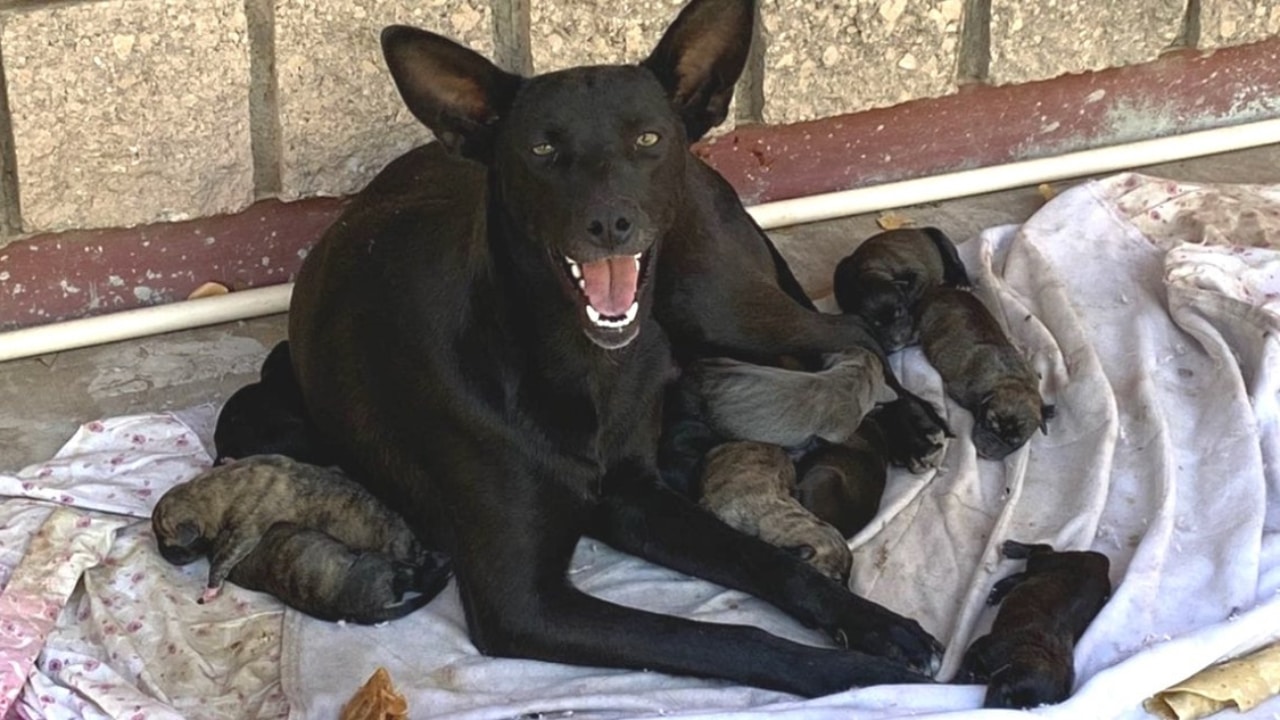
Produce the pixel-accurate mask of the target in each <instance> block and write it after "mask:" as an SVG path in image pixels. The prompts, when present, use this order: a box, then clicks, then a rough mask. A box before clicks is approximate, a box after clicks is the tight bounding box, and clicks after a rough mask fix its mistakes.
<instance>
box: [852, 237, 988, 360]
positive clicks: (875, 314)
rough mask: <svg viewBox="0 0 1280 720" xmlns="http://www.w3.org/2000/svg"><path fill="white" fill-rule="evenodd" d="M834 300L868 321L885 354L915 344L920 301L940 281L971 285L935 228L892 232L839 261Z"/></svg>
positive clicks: (947, 241)
mask: <svg viewBox="0 0 1280 720" xmlns="http://www.w3.org/2000/svg"><path fill="white" fill-rule="evenodd" d="M833 283H834V286H835V287H834V289H835V296H836V303H838V304H839V305H840V309H841V310H843V311H844V312H845V313H849V314H853V315H858V316H859V317H861V318H862V319H863V320H865V321H866V322H867V324H868V325H869V326H870V328H871V331H872V333H873V334H874V335H875V336H876V339H877V340H879V341H880V345H881V346H882V347H884V351H885V352H893V351H894V350H900V349H902V348H904V347H906V346H907V345H910V344H911V343H913V342H915V336H916V333H915V317H914V310H915V307H916V303H917V302H919V301H920V298H921V297H923V296H924V294H925V293H926V292H928V291H929V290H930V289H932V288H934V287H937V286H938V285H943V284H946V285H950V286H953V287H968V286H969V275H968V273H967V272H966V271H965V269H964V263H963V262H961V261H960V255H959V253H957V252H956V246H955V244H954V243H952V242H951V238H948V237H947V236H946V235H945V234H944V233H943V232H942V231H941V230H939V229H937V228H932V227H926V228H902V229H899V230H888V231H886V232H882V233H880V234H878V235H873V236H871V237H870V238H867V240H866V241H865V242H863V243H862V244H861V245H859V246H858V249H857V250H854V251H853V254H851V255H849V256H848V257H846V258H845V259H843V260H841V261H840V263H839V264H838V265H836V271H835V277H834V279H833Z"/></svg>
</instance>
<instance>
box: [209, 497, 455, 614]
mask: <svg viewBox="0 0 1280 720" xmlns="http://www.w3.org/2000/svg"><path fill="white" fill-rule="evenodd" d="M227 579H229V580H230V581H231V582H233V583H235V584H237V585H239V586H241V587H246V588H249V589H250V590H257V591H259V592H265V593H270V594H272V595H274V596H276V597H277V598H279V599H280V600H282V601H284V603H285V604H286V605H288V606H290V607H292V608H295V609H297V610H301V611H302V612H304V613H306V614H308V615H311V616H312V617H316V618H320V619H321V620H329V621H338V620H345V621H350V622H355V623H362V624H366V625H372V624H374V623H380V622H385V621H388V620H394V619H396V618H398V617H403V616H405V615H407V614H409V613H411V612H413V611H414V610H417V609H418V608H420V607H422V606H423V605H426V604H427V603H428V602H430V601H431V599H432V598H434V597H435V596H436V595H437V594H438V593H439V592H440V591H441V590H443V589H444V586H445V585H446V584H447V583H448V582H449V569H448V566H447V564H441V565H435V566H433V567H430V568H424V567H422V566H418V565H410V564H409V563H405V562H400V561H397V560H396V559H394V558H393V557H391V556H390V555H388V554H386V553H381V552H376V551H360V552H357V551H354V550H352V549H351V548H349V547H347V546H346V545H344V544H343V543H341V542H338V541H337V540H335V539H333V537H332V536H330V535H328V534H327V533H324V532H321V531H319V530H312V529H310V528H306V527H303V526H301V525H296V524H294V523H289V522H278V523H276V524H274V525H272V526H271V527H270V528H268V529H267V532H266V533H265V534H264V535H263V536H262V538H261V539H260V540H259V541H258V544H257V545H256V546H254V548H253V550H252V551H251V552H250V553H249V554H248V555H246V556H245V557H244V559H243V560H241V561H240V562H239V563H238V564H236V565H235V567H233V568H231V574H230V575H228V576H227ZM410 593H417V594H416V595H413V596H412V597H409V598H406V597H405V596H406V595H408V594H410Z"/></svg>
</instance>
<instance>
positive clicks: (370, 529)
mask: <svg viewBox="0 0 1280 720" xmlns="http://www.w3.org/2000/svg"><path fill="white" fill-rule="evenodd" d="M278 522H290V523H295V524H297V525H301V526H302V527H306V528H310V529H313V530H321V531H323V532H325V533H327V534H329V535H330V536H331V537H333V538H334V539H335V540H337V541H338V542H340V543H343V544H344V545H346V546H347V547H349V548H350V549H351V550H354V551H378V552H383V553H386V554H387V555H389V556H390V557H391V558H392V559H393V560H395V561H397V562H402V563H408V564H410V565H424V563H425V561H426V558H427V556H426V555H425V554H424V552H423V550H422V547H421V546H420V545H419V544H418V540H417V538H416V537H414V534H413V532H412V531H411V530H410V529H409V526H408V525H407V524H405V521H404V519H403V518H402V517H400V515H399V514H397V513H395V512H393V511H391V510H390V509H388V508H387V507H386V506H384V505H383V504H382V503H380V502H378V500H377V499H376V498H374V497H373V495H371V494H370V493H369V491H368V490H365V489H364V488H363V487H361V486H360V485H358V484H356V483H355V482H353V481H351V480H350V479H348V478H347V476H346V475H344V474H343V473H342V472H341V471H339V470H335V469H329V468H322V467H317V466H315V465H308V464H305V463H300V462H297V461H295V460H291V459H289V458H287V457H284V456H281V455H256V456H253V457H249V458H245V459H243V460H237V461H235V462H232V463H229V464H226V465H220V466H217V467H214V468H211V469H209V470H207V471H205V472H204V473H202V474H200V475H199V476H197V477H196V478H195V479H193V480H191V481H190V482H187V483H183V484H182V485H178V486H176V487H174V488H172V489H171V490H169V491H168V492H166V493H165V494H164V496H162V497H161V498H160V501H159V502H157V503H156V506H155V509H154V510H152V512H151V526H152V529H153V530H154V532H155V536H156V543H157V544H158V545H159V547H160V554H161V555H163V556H164V558H165V559H166V560H168V561H169V562H171V563H173V564H175V565H185V564H187V563H190V562H193V561H194V560H196V559H198V558H199V557H201V556H203V555H205V554H209V555H210V560H209V581H208V583H207V587H206V588H205V592H204V595H203V597H202V601H207V600H210V599H212V598H214V597H216V596H217V594H218V591H219V589H220V588H221V587H222V582H223V581H224V580H226V578H227V575H228V574H229V573H230V572H231V570H232V569H233V568H235V567H236V566H237V565H238V564H240V562H241V561H243V560H244V558H245V556H247V555H248V554H249V553H251V552H253V550H254V548H255V547H257V545H258V543H259V542H260V541H261V540H262V537H263V536H264V535H265V534H266V533H267V530H268V529H269V528H271V526H272V525H275V524H276V523H278Z"/></svg>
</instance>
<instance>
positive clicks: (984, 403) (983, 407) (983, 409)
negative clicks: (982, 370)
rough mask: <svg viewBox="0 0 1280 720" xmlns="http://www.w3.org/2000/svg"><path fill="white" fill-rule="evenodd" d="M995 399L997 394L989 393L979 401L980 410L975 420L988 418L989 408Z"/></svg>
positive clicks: (976, 413)
mask: <svg viewBox="0 0 1280 720" xmlns="http://www.w3.org/2000/svg"><path fill="white" fill-rule="evenodd" d="M995 397H996V394H995V393H993V392H989V393H987V394H986V395H983V396H982V399H981V400H979V401H978V410H977V412H975V413H974V414H973V415H974V419H975V420H976V419H978V418H985V417H986V416H987V408H988V407H989V406H990V405H991V401H992V400H994V399H995Z"/></svg>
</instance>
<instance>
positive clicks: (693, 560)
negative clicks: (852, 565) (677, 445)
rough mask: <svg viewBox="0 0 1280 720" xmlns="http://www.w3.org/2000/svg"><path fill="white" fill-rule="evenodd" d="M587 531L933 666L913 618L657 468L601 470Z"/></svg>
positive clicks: (887, 652) (925, 636)
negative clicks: (601, 489) (595, 511)
mask: <svg viewBox="0 0 1280 720" xmlns="http://www.w3.org/2000/svg"><path fill="white" fill-rule="evenodd" d="M592 534H594V535H597V536H598V537H600V539H602V540H604V541H605V542H607V543H609V544H611V545H613V546H615V547H617V548H619V549H622V550H625V551H627V552H631V553H634V554H636V555H639V556H641V557H644V558H646V559H648V560H651V561H653V562H656V563H658V564H660V565H665V566H667V567H670V568H673V569H676V570H680V571H681V572H684V573H688V574H689V575H693V576H695V577H700V578H703V579H706V580H710V581H711V582H714V583H717V584H720V585H723V586H725V587H729V588H733V589H736V590H742V591H743V592H747V593H750V594H751V595H755V596H756V597H759V598H761V599H763V600H766V601H768V602H769V603H771V604H773V605H775V606H777V607H778V608H779V609H781V610H783V611H785V612H787V613H788V614H790V615H791V616H793V617H795V618H796V619H797V620H799V621H800V622H802V623H804V624H806V625H808V626H811V627H818V628H821V629H823V630H825V631H827V632H829V633H830V634H831V635H832V637H833V638H835V639H836V640H837V641H838V642H840V643H841V644H844V645H846V646H847V647H850V648H853V649H856V650H859V651H862V652H867V653H871V654H874V655H879V656H882V657H886V658H891V659H894V660H897V661H900V662H904V663H906V664H907V665H909V666H911V667H913V668H916V669H918V670H921V671H923V672H928V673H932V672H934V671H936V669H937V667H938V663H939V662H940V660H941V655H942V646H941V645H939V644H938V642H937V640H935V639H934V638H933V637H932V636H931V635H929V633H927V632H925V630H924V629H923V628H921V627H920V625H919V623H917V622H916V621H914V620H911V619H909V618H905V617H903V616H901V615H898V614H897V613H894V612H893V611H891V610H889V609H887V608H885V607H883V606H881V605H878V604H876V603H873V602H871V601H870V600H867V599H865V598H862V597H859V596H857V595H854V594H853V593H852V592H850V591H849V590H848V588H846V587H844V586H843V585H840V584H839V583H837V582H835V581H833V580H831V579H830V578H828V577H826V576H825V575H823V574H822V573H821V572H819V571H818V570H816V569H814V568H813V567H811V566H810V565H808V564H807V563H804V562H802V561H801V560H800V559H798V558H797V557H795V556H794V555H792V554H791V553H788V552H787V551H785V550H782V549H780V548H776V547H773V546H772V545H770V544H768V543H766V542H764V541H762V540H759V539H757V538H753V537H750V536H748V535H744V534H742V533H740V532H738V531H736V530H734V529H733V528H730V527H729V526H728V525H726V524H724V523H723V522H721V521H720V520H719V519H717V518H716V517H715V516H713V515H712V514H710V513H709V512H706V511H705V510H703V509H702V508H700V507H698V506H696V505H695V504H694V503H692V502H691V501H689V500H687V499H686V498H684V497H682V496H680V495H679V494H678V493H676V492H674V491H672V490H669V489H667V488H666V487H664V486H661V485H660V484H659V481H658V480H657V478H656V475H650V474H648V473H645V472H643V471H640V470H624V471H622V472H618V473H614V474H610V475H607V476H606V478H605V497H604V500H603V503H602V505H601V510H600V517H599V521H598V523H597V524H596V525H595V526H593V528H592Z"/></svg>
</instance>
